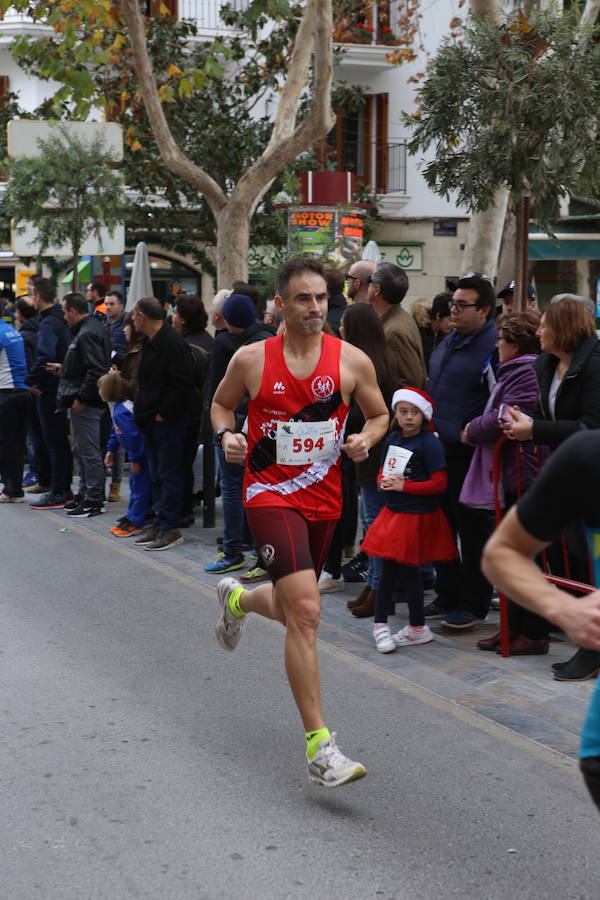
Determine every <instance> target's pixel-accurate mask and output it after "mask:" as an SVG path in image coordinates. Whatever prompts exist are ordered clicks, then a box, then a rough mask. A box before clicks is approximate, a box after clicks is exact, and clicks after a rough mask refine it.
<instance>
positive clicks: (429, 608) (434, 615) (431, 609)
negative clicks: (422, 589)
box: [423, 600, 448, 619]
mask: <svg viewBox="0 0 600 900" xmlns="http://www.w3.org/2000/svg"><path fill="white" fill-rule="evenodd" d="M423 612H424V613H425V618H426V619H443V618H444V616H447V615H448V610H447V609H444V607H443V606H438V604H437V603H436V602H435V600H434V601H433V602H432V603H427V604H426V606H425V609H424V610H423Z"/></svg>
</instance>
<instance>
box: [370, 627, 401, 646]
mask: <svg viewBox="0 0 600 900" xmlns="http://www.w3.org/2000/svg"><path fill="white" fill-rule="evenodd" d="M373 639H374V640H375V649H376V650H377V652H378V653H391V652H392V650H395V649H396V644H395V643H394V639H393V637H392V632H391V631H390V626H389V625H386V624H385V623H384V622H376V623H375V625H373Z"/></svg>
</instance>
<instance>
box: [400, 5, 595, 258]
mask: <svg viewBox="0 0 600 900" xmlns="http://www.w3.org/2000/svg"><path fill="white" fill-rule="evenodd" d="M420 95H421V97H420V108H419V110H418V112H417V113H416V114H415V115H414V116H412V117H409V116H406V117H405V119H406V122H407V124H408V125H409V126H410V127H411V129H412V138H411V140H410V142H409V150H410V152H411V153H413V154H416V153H419V152H421V151H424V150H428V149H429V148H433V150H434V155H433V159H431V160H430V161H429V162H425V163H424V165H423V174H424V177H425V180H426V182H427V184H428V186H429V187H430V188H432V189H433V190H434V191H436V192H437V193H439V194H441V195H442V196H444V197H446V198H448V197H449V196H450V195H451V194H454V195H455V196H456V199H457V201H458V202H459V203H460V204H461V205H463V206H466V207H467V208H468V209H469V210H472V211H476V212H477V211H482V210H485V209H488V208H489V207H491V206H492V205H493V203H494V200H495V196H496V192H497V190H498V189H499V188H501V187H502V186H505V187H507V188H508V189H509V191H510V194H511V196H512V199H513V202H514V203H515V204H516V205H517V207H518V208H519V209H520V211H521V214H520V217H519V222H520V235H519V239H518V247H517V257H518V261H519V263H521V262H522V260H523V259H525V260H526V258H527V257H526V249H525V245H526V240H527V221H528V214H527V209H528V204H529V198H531V199H532V201H533V216H534V219H535V220H536V221H537V222H538V223H539V224H540V226H541V227H543V228H544V229H546V231H547V232H548V233H549V234H551V233H552V225H553V222H554V221H555V220H556V218H557V212H558V198H559V197H560V196H561V195H563V194H568V193H570V192H579V193H585V194H588V195H593V194H594V193H595V192H596V191H597V189H598V187H599V186H600V154H599V150H600V131H599V128H598V124H599V123H598V114H597V110H598V103H599V101H600V47H599V46H598V44H597V41H596V31H595V29H594V28H590V27H587V26H586V27H583V28H582V27H579V26H578V22H577V18H576V15H575V14H572V13H565V14H564V15H561V14H557V13H556V12H553V11H546V12H538V13H532V16H531V21H528V20H527V19H526V18H525V17H524V16H523V14H522V13H517V14H515V15H513V16H510V17H508V18H505V19H503V21H502V22H501V23H500V24H498V23H497V22H495V21H494V20H493V19H480V20H472V21H471V23H470V24H469V25H468V26H467V27H466V28H465V30H464V32H463V34H462V36H460V37H458V38H455V39H453V40H446V41H445V42H443V43H442V45H441V47H440V49H439V51H438V53H437V55H436V57H435V59H434V60H433V61H432V64H431V66H430V67H429V68H428V71H427V76H426V78H425V80H424V82H423V85H422V87H421V91H420ZM519 274H521V273H520V272H519Z"/></svg>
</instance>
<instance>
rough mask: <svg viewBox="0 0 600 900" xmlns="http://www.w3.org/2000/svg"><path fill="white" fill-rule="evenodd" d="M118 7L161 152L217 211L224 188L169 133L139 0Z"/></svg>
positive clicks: (221, 205) (225, 199)
mask: <svg viewBox="0 0 600 900" xmlns="http://www.w3.org/2000/svg"><path fill="white" fill-rule="evenodd" d="M121 9H122V11H123V15H124V17H125V21H126V23H127V31H128V35H129V46H130V47H131V52H132V54H133V66H134V69H135V73H136V76H137V80H138V84H139V87H140V91H141V93H142V97H143V98H144V105H145V107H146V112H147V113H148V119H149V121H150V125H151V127H152V132H153V134H154V137H155V139H156V143H157V145H158V149H159V150H160V154H161V156H162V158H163V159H164V161H165V163H166V164H167V166H168V167H169V169H170V170H171V171H172V172H174V173H175V174H176V175H179V176H181V178H183V179H184V180H185V181H187V182H188V183H189V184H191V185H192V186H193V187H195V188H196V189H197V190H198V191H200V192H201V193H202V194H203V196H204V198H205V199H206V202H207V203H208V204H209V206H210V208H211V209H212V211H213V213H215V214H217V213H218V212H219V210H221V209H222V208H223V206H224V205H225V203H226V202H227V198H226V196H225V194H224V192H223V190H222V189H221V187H220V186H219V185H218V184H217V182H216V181H215V180H214V178H211V176H210V175H209V174H208V173H207V172H205V171H204V170H203V169H201V168H200V167H199V166H197V165H196V164H195V163H193V162H192V161H191V160H190V159H189V158H188V157H187V156H186V155H185V153H183V152H182V151H181V150H180V149H179V147H178V146H177V144H176V143H175V140H174V138H173V135H172V134H171V129H170V128H169V124H168V122H167V120H166V117H165V113H164V110H163V108H162V104H161V102H160V98H159V96H158V90H157V87H156V80H155V78H154V74H153V71H152V62H151V60H150V54H149V53H148V46H147V43H146V28H145V25H144V20H143V18H142V14H141V13H140V9H139V4H138V0H121Z"/></svg>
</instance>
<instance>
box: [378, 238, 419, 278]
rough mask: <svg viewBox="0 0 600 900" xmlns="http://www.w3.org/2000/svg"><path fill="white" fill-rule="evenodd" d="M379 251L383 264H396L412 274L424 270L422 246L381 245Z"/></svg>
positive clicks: (408, 244) (409, 244)
mask: <svg viewBox="0 0 600 900" xmlns="http://www.w3.org/2000/svg"><path fill="white" fill-rule="evenodd" d="M379 250H380V252H381V258H382V260H383V262H390V263H394V264H395V265H397V266H400V268H402V269H407V270H409V271H412V272H415V271H419V270H420V269H422V268H423V245H422V244H411V243H407V244H379Z"/></svg>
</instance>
